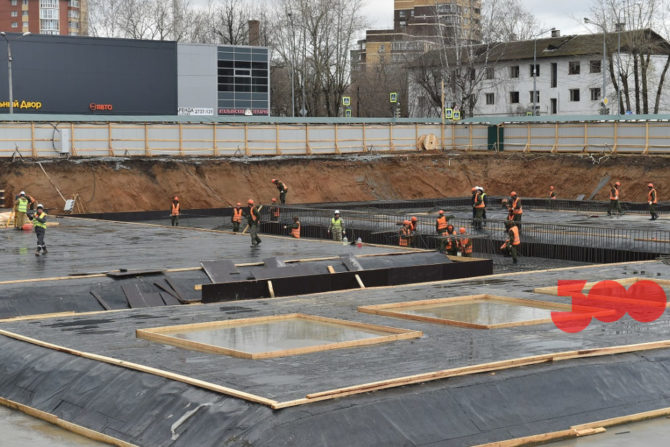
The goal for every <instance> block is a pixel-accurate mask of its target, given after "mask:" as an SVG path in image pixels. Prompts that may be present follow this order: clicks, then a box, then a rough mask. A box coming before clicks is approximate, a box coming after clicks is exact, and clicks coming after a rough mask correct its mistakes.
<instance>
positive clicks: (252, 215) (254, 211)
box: [246, 199, 261, 247]
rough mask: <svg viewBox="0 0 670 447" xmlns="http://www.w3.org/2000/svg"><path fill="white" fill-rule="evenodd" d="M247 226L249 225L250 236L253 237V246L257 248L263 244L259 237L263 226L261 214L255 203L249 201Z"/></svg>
mask: <svg viewBox="0 0 670 447" xmlns="http://www.w3.org/2000/svg"><path fill="white" fill-rule="evenodd" d="M247 204H248V205H249V206H248V207H247V213H246V214H247V224H248V225H249V236H251V246H252V247H255V246H257V245H258V244H260V243H261V238H259V237H258V227H259V226H260V224H261V214H260V211H258V208H257V207H255V206H254V201H253V200H252V199H249V201H248V202H247Z"/></svg>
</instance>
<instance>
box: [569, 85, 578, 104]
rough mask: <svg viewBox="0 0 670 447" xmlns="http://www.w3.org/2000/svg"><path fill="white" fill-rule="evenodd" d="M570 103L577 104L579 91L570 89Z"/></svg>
mask: <svg viewBox="0 0 670 447" xmlns="http://www.w3.org/2000/svg"><path fill="white" fill-rule="evenodd" d="M570 101H571V102H579V89H578V88H572V89H570Z"/></svg>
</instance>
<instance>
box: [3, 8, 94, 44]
mask: <svg viewBox="0 0 670 447" xmlns="http://www.w3.org/2000/svg"><path fill="white" fill-rule="evenodd" d="M0 31H5V32H14V33H25V32H30V33H32V34H58V35H70V36H78V35H87V34H88V0H0Z"/></svg>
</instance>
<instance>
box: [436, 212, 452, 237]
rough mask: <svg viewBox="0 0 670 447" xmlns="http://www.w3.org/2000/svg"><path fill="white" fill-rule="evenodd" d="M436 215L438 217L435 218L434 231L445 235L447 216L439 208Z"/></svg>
mask: <svg viewBox="0 0 670 447" xmlns="http://www.w3.org/2000/svg"><path fill="white" fill-rule="evenodd" d="M438 215H439V216H438V218H437V219H436V220H435V231H436V232H437V234H439V235H440V236H446V233H447V224H448V223H449V220H447V216H445V215H444V211H443V210H440V212H439V213H438Z"/></svg>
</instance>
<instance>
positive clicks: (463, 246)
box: [458, 227, 472, 258]
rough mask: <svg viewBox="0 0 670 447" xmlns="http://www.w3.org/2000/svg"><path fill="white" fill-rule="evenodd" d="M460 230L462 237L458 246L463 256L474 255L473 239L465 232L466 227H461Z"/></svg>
mask: <svg viewBox="0 0 670 447" xmlns="http://www.w3.org/2000/svg"><path fill="white" fill-rule="evenodd" d="M458 231H459V233H461V237H460V239H459V240H458V248H459V250H460V252H461V255H462V256H465V257H466V258H469V257H471V256H472V239H470V238H469V237H468V236H467V235H466V234H465V228H464V227H461V228H460V229H459V230H458Z"/></svg>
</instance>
